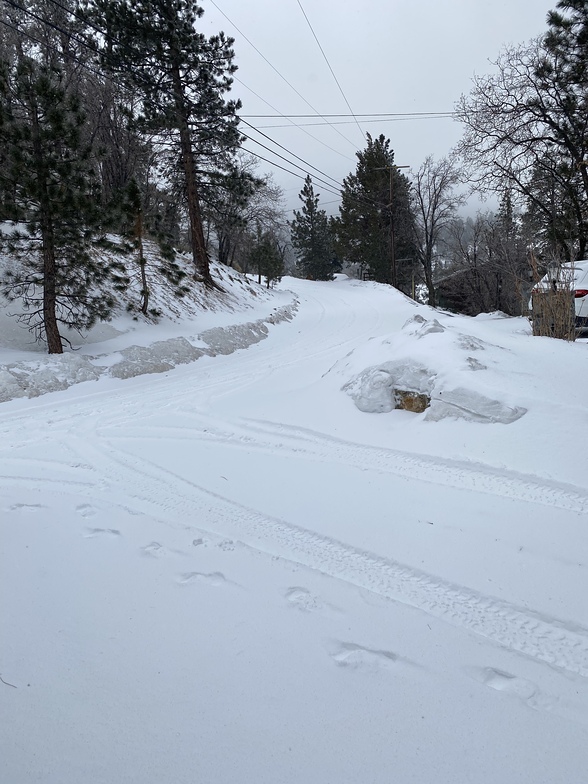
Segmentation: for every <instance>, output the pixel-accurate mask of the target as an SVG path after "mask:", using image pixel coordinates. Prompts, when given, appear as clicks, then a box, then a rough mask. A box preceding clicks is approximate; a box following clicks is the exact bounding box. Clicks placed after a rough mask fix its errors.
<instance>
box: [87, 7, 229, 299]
mask: <svg viewBox="0 0 588 784" xmlns="http://www.w3.org/2000/svg"><path fill="white" fill-rule="evenodd" d="M87 7H88V13H89V17H90V18H91V19H92V20H93V23H98V24H99V25H100V26H101V27H102V29H103V30H104V36H105V45H104V51H103V63H104V65H105V66H106V67H107V68H109V69H112V70H114V71H117V72H120V73H122V74H124V76H125V78H126V79H128V80H130V81H131V83H132V84H133V85H134V87H135V89H136V90H137V91H138V93H139V94H140V96H141V99H142V103H143V119H144V127H145V128H149V129H150V130H152V131H153V132H158V133H161V134H164V135H166V136H167V137H168V138H169V140H170V141H171V142H172V145H173V156H174V158H175V159H177V160H179V161H180V169H181V173H182V180H183V190H184V194H185V198H186V203H187V211H188V218H189V226H190V246H191V249H192V256H193V260H194V266H195V271H196V273H197V275H198V276H199V277H200V279H201V280H202V281H203V282H204V283H205V284H206V285H208V286H212V285H214V284H213V281H212V278H211V275H210V266H209V258H208V253H207V250H206V242H205V237H204V231H203V226H202V208H201V197H200V190H201V185H202V180H203V178H205V177H206V172H207V169H210V167H211V166H213V167H215V168H222V167H223V166H225V165H227V164H228V163H229V161H230V157H231V155H232V153H233V152H234V150H235V149H236V147H237V145H238V143H239V133H238V130H237V124H238V118H237V116H236V112H237V110H238V109H239V108H240V103H239V102H238V101H225V99H224V93H226V92H227V91H228V90H229V89H230V86H231V83H232V79H231V75H232V74H233V73H234V71H235V70H236V66H234V65H233V57H234V53H233V50H232V48H231V46H232V43H233V40H232V39H230V38H226V37H225V35H224V33H219V34H218V35H215V36H212V37H211V38H206V36H204V35H203V34H202V33H199V32H197V31H196V29H195V24H196V21H197V20H198V19H199V18H200V17H201V16H202V14H203V10H202V8H201V7H200V6H199V5H198V4H197V3H196V2H195V0H88V4H87Z"/></svg>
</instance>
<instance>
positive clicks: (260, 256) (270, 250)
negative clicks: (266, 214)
mask: <svg viewBox="0 0 588 784" xmlns="http://www.w3.org/2000/svg"><path fill="white" fill-rule="evenodd" d="M249 255H250V264H251V266H252V267H253V268H254V269H256V270H257V275H258V282H259V283H261V278H262V276H263V277H264V278H265V283H266V286H267V287H268V289H269V287H270V286H271V285H273V284H274V283H278V282H279V281H280V280H281V279H282V275H283V274H284V259H283V255H282V253H281V252H280V248H279V247H278V243H277V242H276V238H275V237H273V236H272V234H271V232H263V233H262V232H261V231H258V236H257V241H256V242H255V244H254V245H253V247H252V248H251V250H250V252H249Z"/></svg>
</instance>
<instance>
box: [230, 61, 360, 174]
mask: <svg viewBox="0 0 588 784" xmlns="http://www.w3.org/2000/svg"><path fill="white" fill-rule="evenodd" d="M233 79H234V80H235V81H236V82H239V84H242V85H243V87H245V89H247V90H249V92H251V93H253V95H255V97H256V98H259V100H260V101H263V103H265V104H266V105H267V106H269V107H270V109H273V110H274V111H275V112H278V116H279V117H283V118H284V120H288V121H289V122H290V124H291V125H292V126H294V127H295V128H300V129H301V131H302V132H303V133H305V134H306V135H307V136H309V137H310V138H311V139H314V140H315V142H318V143H319V144H322V145H323V147H326V148H327V150H331V152H334V153H335V154H336V155H340V156H341V157H342V158H345V160H347V161H349V160H351V159H350V158H349V156H348V155H345V154H344V153H342V152H340V151H339V150H336V149H335V148H334V147H331V146H330V145H329V144H327V143H326V142H323V141H322V140H321V139H317V137H316V136H313V135H312V133H309V132H308V131H306V130H304V128H302V126H301V125H299V124H298V123H295V122H294V120H290V119H289V118H288V117H287V116H286V115H284V114H281V112H280V110H279V109H276V107H275V106H273V105H272V104H271V103H270V102H269V101H266V99H265V98H262V97H261V95H259V93H256V92H255V90H253V89H252V88H251V87H249V86H248V85H246V84H245V82H243V81H242V80H241V79H239V77H238V76H233ZM284 127H285V128H289V127H290V126H288V125H286V126H284Z"/></svg>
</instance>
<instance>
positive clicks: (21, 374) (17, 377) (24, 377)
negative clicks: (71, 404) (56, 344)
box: [0, 354, 101, 402]
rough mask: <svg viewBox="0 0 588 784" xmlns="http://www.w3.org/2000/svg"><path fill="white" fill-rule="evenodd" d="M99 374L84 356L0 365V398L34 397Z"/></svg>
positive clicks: (60, 355) (97, 376)
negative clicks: (0, 366)
mask: <svg viewBox="0 0 588 784" xmlns="http://www.w3.org/2000/svg"><path fill="white" fill-rule="evenodd" d="M100 375H101V371H100V368H97V367H94V365H93V364H92V363H91V362H90V360H89V359H88V358H87V357H82V356H79V355H78V354H59V355H56V356H50V357H43V358H42V359H38V360H32V361H29V362H15V363H12V364H9V365H5V366H4V367H2V368H0V401H2V402H4V401H6V400H11V399H12V398H15V397H38V396H39V395H44V394H46V393H47V392H57V391H58V390H62V389H67V388H68V387H71V386H72V385H73V384H80V383H82V382H83V381H95V380H96V379H97V378H99V377H100Z"/></svg>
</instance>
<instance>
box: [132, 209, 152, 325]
mask: <svg viewBox="0 0 588 784" xmlns="http://www.w3.org/2000/svg"><path fill="white" fill-rule="evenodd" d="M135 239H136V240H137V246H138V249H139V268H140V270H141V297H142V299H141V313H142V314H143V315H144V316H146V315H147V313H148V312H149V286H148V285H147V271H146V269H145V266H146V264H145V256H144V254H143V210H141V209H139V211H138V212H137V218H136V220H135Z"/></svg>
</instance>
